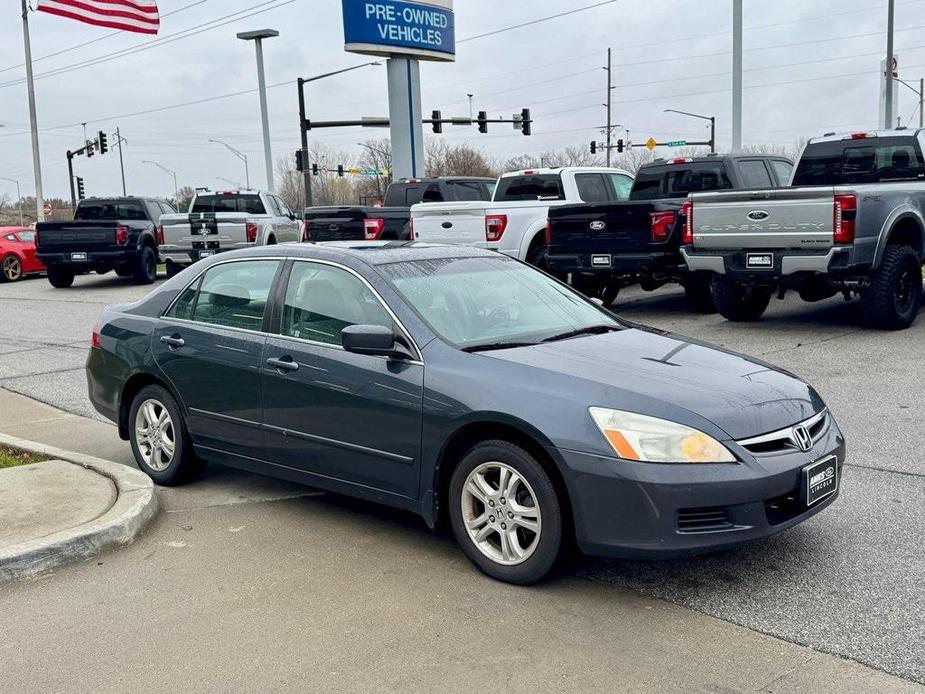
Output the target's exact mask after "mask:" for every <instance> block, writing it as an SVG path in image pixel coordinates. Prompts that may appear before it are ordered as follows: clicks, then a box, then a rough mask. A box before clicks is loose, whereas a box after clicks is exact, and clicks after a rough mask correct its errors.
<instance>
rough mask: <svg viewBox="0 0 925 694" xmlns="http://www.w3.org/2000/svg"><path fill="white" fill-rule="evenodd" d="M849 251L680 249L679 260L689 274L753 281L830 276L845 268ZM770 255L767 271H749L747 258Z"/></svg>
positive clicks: (847, 248)
mask: <svg viewBox="0 0 925 694" xmlns="http://www.w3.org/2000/svg"><path fill="white" fill-rule="evenodd" d="M850 250H851V249H850V248H849V247H846V246H834V247H832V248H830V249H828V250H827V251H825V252H820V251H798V250H786V249H776V250H771V249H761V248H754V249H751V248H750V249H748V250H747V251H744V250H695V249H693V248H690V247H684V248H681V258H682V259H683V261H684V264H685V265H686V266H687V269H688V270H690V271H691V272H703V271H706V272H714V273H716V274H718V275H726V276H728V277H730V279H742V280H745V279H748V280H753V281H759V282H760V281H761V280H775V279H779V278H781V277H789V276H792V275H797V274H800V273H809V274H830V273H832V272H839V271H845V270H847V269H848V260H849V255H850ZM765 253H770V254H772V255H773V266H771V267H768V268H749V267H747V259H748V256H749V255H755V254H765Z"/></svg>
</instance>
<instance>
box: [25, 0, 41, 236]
mask: <svg viewBox="0 0 925 694" xmlns="http://www.w3.org/2000/svg"><path fill="white" fill-rule="evenodd" d="M22 41H23V45H24V46H25V49H26V84H27V85H28V87H27V91H28V92H29V128H30V130H31V131H32V172H33V176H34V177H35V215H36V216H35V219H36V221H38V220H40V219H43V214H44V213H43V212H42V208H43V207H44V206H45V200H44V198H43V195H42V158H41V157H40V156H39V126H38V118H37V117H36V115H35V82H34V80H33V77H32V43H31V42H30V41H29V6H28V4H27V3H26V0H22Z"/></svg>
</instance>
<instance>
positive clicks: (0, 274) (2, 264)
mask: <svg viewBox="0 0 925 694" xmlns="http://www.w3.org/2000/svg"><path fill="white" fill-rule="evenodd" d="M21 279H22V261H21V260H20V259H19V256H18V255H15V254H12V253H11V254H10V255H8V256H6V257H4V258H3V260H2V261H0V281H2V282H18V281H19V280H21Z"/></svg>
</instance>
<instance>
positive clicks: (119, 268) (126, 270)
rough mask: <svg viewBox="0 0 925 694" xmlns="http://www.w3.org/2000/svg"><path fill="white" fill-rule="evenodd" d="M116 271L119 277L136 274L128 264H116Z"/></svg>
mask: <svg viewBox="0 0 925 694" xmlns="http://www.w3.org/2000/svg"><path fill="white" fill-rule="evenodd" d="M115 271H116V275H117V276H119V277H131V276H132V275H133V274H134V272H133V271H132V268H130V267H128V266H126V265H116V267H115Z"/></svg>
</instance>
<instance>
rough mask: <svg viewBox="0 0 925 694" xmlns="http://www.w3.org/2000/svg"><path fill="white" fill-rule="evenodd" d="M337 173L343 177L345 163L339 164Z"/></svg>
mask: <svg viewBox="0 0 925 694" xmlns="http://www.w3.org/2000/svg"><path fill="white" fill-rule="evenodd" d="M337 175H338V176H341V177H343V175H344V165H343V164H338V165H337Z"/></svg>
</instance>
